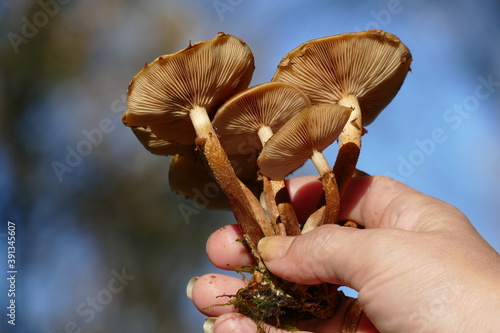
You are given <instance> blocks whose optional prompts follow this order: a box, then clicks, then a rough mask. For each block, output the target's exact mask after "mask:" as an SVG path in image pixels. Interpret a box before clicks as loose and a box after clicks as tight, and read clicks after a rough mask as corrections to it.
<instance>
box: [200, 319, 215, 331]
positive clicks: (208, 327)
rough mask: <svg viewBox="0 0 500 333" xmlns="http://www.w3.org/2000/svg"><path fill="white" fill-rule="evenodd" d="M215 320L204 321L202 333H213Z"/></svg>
mask: <svg viewBox="0 0 500 333" xmlns="http://www.w3.org/2000/svg"><path fill="white" fill-rule="evenodd" d="M216 320H217V318H215V317H210V318H207V319H206V320H205V322H204V323H203V332H205V333H214V328H215V321H216Z"/></svg>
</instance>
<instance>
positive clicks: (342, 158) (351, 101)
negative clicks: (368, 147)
mask: <svg viewBox="0 0 500 333" xmlns="http://www.w3.org/2000/svg"><path fill="white" fill-rule="evenodd" d="M339 105H343V106H347V107H351V108H352V109H353V111H352V112H351V115H350V116H349V120H348V121H347V124H346V125H345V127H344V129H343V130H342V133H341V134H340V136H339V142H340V144H339V152H338V155H337V160H336V161H335V165H334V167H333V173H334V174H335V179H336V180H337V184H338V188H339V195H340V197H342V195H343V194H344V192H345V189H346V187H347V185H348V184H349V181H350V180H351V178H352V176H353V174H354V172H355V170H356V163H357V162H358V158H359V153H360V151H361V136H362V135H363V123H362V117H361V108H360V106H359V102H358V99H357V98H356V97H355V96H354V95H348V96H346V97H344V98H342V99H340V100H339Z"/></svg>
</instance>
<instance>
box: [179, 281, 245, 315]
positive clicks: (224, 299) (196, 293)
mask: <svg viewBox="0 0 500 333" xmlns="http://www.w3.org/2000/svg"><path fill="white" fill-rule="evenodd" d="M245 286H246V283H245V281H243V280H242V279H238V278H234V277H230V276H226V275H222V274H215V273H213V274H205V275H203V276H201V277H199V278H198V279H197V280H196V281H195V283H194V285H193V284H192V283H191V281H190V283H189V285H188V291H187V293H188V296H191V297H190V298H191V299H192V300H193V303H194V305H195V306H196V307H197V308H198V310H200V311H201V312H202V313H203V314H205V315H207V316H212V317H216V316H220V315H222V314H224V313H229V312H234V307H233V306H232V305H224V306H215V305H220V304H226V303H228V302H229V301H230V300H231V299H232V296H233V295H235V294H236V293H237V292H238V290H239V289H241V288H243V287H245Z"/></svg>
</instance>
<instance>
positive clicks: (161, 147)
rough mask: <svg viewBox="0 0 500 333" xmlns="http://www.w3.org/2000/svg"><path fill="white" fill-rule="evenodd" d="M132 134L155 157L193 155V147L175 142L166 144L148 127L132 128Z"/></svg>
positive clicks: (166, 142)
mask: <svg viewBox="0 0 500 333" xmlns="http://www.w3.org/2000/svg"><path fill="white" fill-rule="evenodd" d="M132 132H134V134H135V136H136V137H137V139H139V141H140V142H141V143H142V145H143V146H144V148H146V149H147V150H148V151H149V152H151V153H152V154H155V155H164V156H173V155H175V154H181V155H188V154H193V153H194V150H195V148H196V146H195V145H189V146H187V145H181V144H178V143H175V142H168V141H165V140H162V139H160V138H159V137H157V136H156V135H154V133H153V132H151V129H150V128H149V127H132Z"/></svg>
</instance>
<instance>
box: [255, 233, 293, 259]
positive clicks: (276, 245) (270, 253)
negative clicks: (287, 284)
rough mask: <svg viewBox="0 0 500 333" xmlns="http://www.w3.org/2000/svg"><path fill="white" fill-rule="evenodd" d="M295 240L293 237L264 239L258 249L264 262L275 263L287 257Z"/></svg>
mask: <svg viewBox="0 0 500 333" xmlns="http://www.w3.org/2000/svg"><path fill="white" fill-rule="evenodd" d="M294 239H295V237H292V236H270V237H264V238H262V239H261V240H260V241H259V244H258V245H257V248H258V250H259V254H260V256H261V257H262V259H264V261H268V262H269V261H274V260H277V259H279V258H281V257H283V256H284V255H285V253H286V251H288V248H289V247H290V244H292V242H293V240H294Z"/></svg>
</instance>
